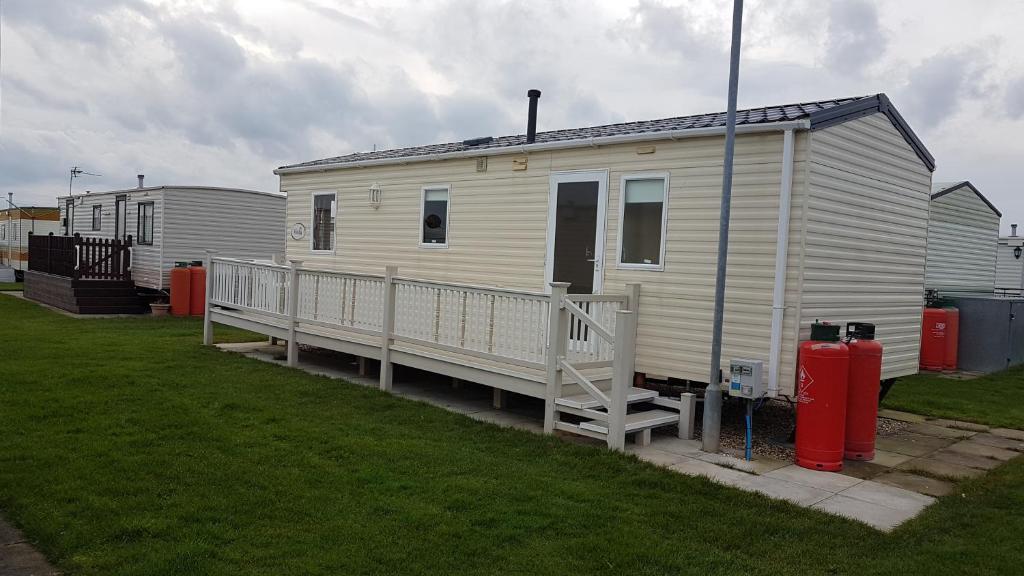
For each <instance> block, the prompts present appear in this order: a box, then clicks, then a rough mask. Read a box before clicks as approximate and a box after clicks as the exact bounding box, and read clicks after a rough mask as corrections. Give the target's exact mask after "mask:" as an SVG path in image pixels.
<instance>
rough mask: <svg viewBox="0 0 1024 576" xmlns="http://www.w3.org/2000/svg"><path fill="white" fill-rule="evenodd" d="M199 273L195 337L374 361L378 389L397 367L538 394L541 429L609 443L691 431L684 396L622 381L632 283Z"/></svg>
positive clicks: (627, 378)
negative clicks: (222, 330)
mask: <svg viewBox="0 0 1024 576" xmlns="http://www.w3.org/2000/svg"><path fill="white" fill-rule="evenodd" d="M207 270H208V274H207V295H208V302H207V311H206V322H205V326H204V341H205V343H206V344H211V343H212V332H213V326H214V324H226V325H231V326H236V327H239V328H243V329H247V330H251V331H254V332H257V333H261V334H265V335H267V336H270V337H274V338H279V339H282V340H285V341H287V343H288V363H289V364H290V365H295V364H296V363H297V360H298V353H299V352H298V346H299V345H300V344H301V345H308V346H315V347H318V348H325V349H329V350H335V351H339V352H344V353H348V354H353V355H355V356H359V357H361V358H366V359H371V360H375V361H377V362H379V363H380V368H381V369H380V387H381V389H383V390H390V388H391V379H392V373H393V370H392V366H393V365H396V364H397V365H402V366H409V367H412V368H417V369H421V370H426V371H430V372H435V373H439V374H445V375H448V376H452V377H454V378H458V379H461V380H467V381H472V382H477V383H479V384H483V385H486V386H490V387H493V388H496V389H500V390H506V391H510V392H515V393H517V394H524V395H526V396H532V397H535V398H543V399H544V400H545V405H546V407H547V409H546V418H545V430H546V431H547V432H553V431H554V430H556V429H558V430H564V431H569V432H573V433H577V434H583V435H586V436H596V437H600V438H604V439H607V441H608V444H609V446H612V447H615V448H621V447H622V445H623V443H624V438H625V435H626V434H627V433H639V434H640V436H639V438H640V439H641V440H644V439H645V438H649V431H650V429H651V428H653V427H656V426H665V425H679V430H680V435H681V436H684V437H687V436H689V435H690V434H691V430H692V414H693V397H692V396H685V395H684V396H683V397H682V398H678V399H673V398H663V397H659V396H658V395H657V394H656V393H652V392H650V391H646V390H638V389H636V388H633V387H632V380H633V354H634V350H633V342H634V341H635V340H634V339H635V331H636V320H635V318H636V314H635V310H636V305H637V303H638V300H639V298H638V295H639V286H635V287H633V288H632V289H631V291H630V292H629V293H628V294H625V295H590V294H587V295H576V294H567V293H566V288H567V286H566V285H564V284H552V291H551V293H550V294H546V293H539V292H527V291H518V290H508V289H502V288H493V287H482V286H470V285H464V284H453V283H442V282H431V281H425V280H420V279H413V278H403V277H400V276H398V274H397V272H398V271H397V270H396V269H394V268H393V267H388V268H386V270H385V273H384V274H382V275H368V274H349V273H339V272H328V271H323V270H314V269H306V268H302V267H300V266H299V264H298V263H293V264H292V265H291V266H281V265H276V264H271V263H258V262H251V261H242V260H233V259H226V258H212V259H209V261H208V262H207ZM588 398H589V400H588ZM652 408H653V409H652ZM643 414H647V415H646V416H643ZM565 416H568V418H565Z"/></svg>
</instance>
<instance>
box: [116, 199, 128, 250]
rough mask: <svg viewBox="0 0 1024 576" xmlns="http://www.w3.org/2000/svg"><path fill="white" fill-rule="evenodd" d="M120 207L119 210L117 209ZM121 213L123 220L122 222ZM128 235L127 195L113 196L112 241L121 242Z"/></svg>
mask: <svg viewBox="0 0 1024 576" xmlns="http://www.w3.org/2000/svg"><path fill="white" fill-rule="evenodd" d="M119 206H120V210H118V207H119ZM122 212H123V214H124V220H123V221H122V219H121V216H122ZM127 235H128V195H127V194H118V195H117V196H114V239H115V240H123V239H124V238H125V237H126V236H127Z"/></svg>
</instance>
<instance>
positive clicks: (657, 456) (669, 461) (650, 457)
mask: <svg viewBox="0 0 1024 576" xmlns="http://www.w3.org/2000/svg"><path fill="white" fill-rule="evenodd" d="M626 452H628V453H630V454H633V455H635V456H636V457H637V458H639V459H641V460H643V461H644V462H650V463H651V464H654V465H655V466H664V467H666V468H667V467H669V466H672V465H673V464H679V463H680V462H682V461H683V460H686V456H681V455H679V454H673V453H671V452H665V451H664V450H658V449H657V448H652V447H650V446H643V447H639V446H630V447H628V448H626Z"/></svg>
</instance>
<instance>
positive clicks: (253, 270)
mask: <svg viewBox="0 0 1024 576" xmlns="http://www.w3.org/2000/svg"><path fill="white" fill-rule="evenodd" d="M210 268H211V270H209V274H210V289H209V295H208V299H209V301H210V303H211V304H214V305H217V306H224V307H228V308H238V309H242V310H251V311H254V312H261V313H264V314H270V315H273V316H287V315H288V292H289V289H290V288H289V280H288V275H289V272H290V269H289V267H288V266H279V265H276V264H257V263H254V262H248V261H245V260H234V259H230V258H214V259H213V260H212V261H211V263H210Z"/></svg>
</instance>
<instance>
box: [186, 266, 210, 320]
mask: <svg viewBox="0 0 1024 576" xmlns="http://www.w3.org/2000/svg"><path fill="white" fill-rule="evenodd" d="M188 271H189V272H190V273H191V274H192V278H191V282H190V284H191V290H189V292H190V293H191V294H190V296H189V310H190V312H191V314H192V315H193V316H202V315H203V314H205V313H206V268H204V267H203V261H202V260H193V261H192V265H191V266H189V268H188Z"/></svg>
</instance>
